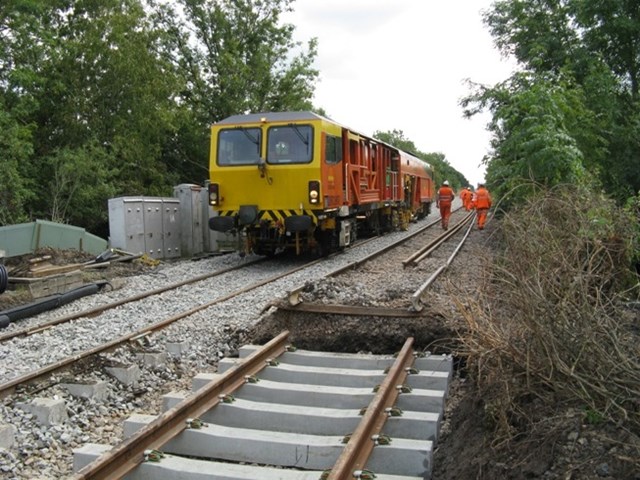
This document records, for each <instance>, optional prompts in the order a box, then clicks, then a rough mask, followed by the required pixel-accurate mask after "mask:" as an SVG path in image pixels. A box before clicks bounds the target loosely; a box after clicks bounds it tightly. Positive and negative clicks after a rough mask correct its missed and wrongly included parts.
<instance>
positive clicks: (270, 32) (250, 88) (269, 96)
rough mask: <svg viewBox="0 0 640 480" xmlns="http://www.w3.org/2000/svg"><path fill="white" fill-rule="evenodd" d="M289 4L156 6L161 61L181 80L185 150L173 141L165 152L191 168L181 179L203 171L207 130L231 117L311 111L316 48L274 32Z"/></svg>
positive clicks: (282, 28)
mask: <svg viewBox="0 0 640 480" xmlns="http://www.w3.org/2000/svg"><path fill="white" fill-rule="evenodd" d="M291 3H292V0H220V1H212V0H206V1H201V0H179V1H178V2H176V5H160V6H156V9H155V14H154V21H155V22H156V25H157V26H158V28H159V29H162V30H164V31H165V32H167V34H166V35H165V37H164V40H165V43H164V48H163V54H164V56H165V58H167V59H168V60H169V61H170V62H172V63H173V65H174V68H175V69H176V71H178V72H179V73H180V75H182V76H183V78H184V86H185V87H184V90H182V91H181V92H180V103H181V105H183V106H184V107H185V110H184V112H185V117H184V118H183V119H184V120H185V123H183V124H182V128H183V131H182V133H183V134H184V133H186V138H187V139H188V140H189V144H188V145H187V146H185V143H184V142H182V141H181V140H182V138H178V139H177V142H174V143H173V144H172V148H173V149H174V150H175V151H180V150H185V151H189V150H190V155H191V160H192V161H193V162H195V161H197V162H198V164H199V166H198V165H192V166H189V165H184V167H185V168H186V169H187V170H189V171H190V175H189V176H192V177H193V176H195V174H196V172H199V173H200V174H201V172H200V169H201V166H206V165H208V162H207V158H208V140H209V130H208V128H207V127H208V126H209V125H210V124H211V123H213V122H216V121H218V120H221V119H223V118H225V117H228V116H230V115H234V114H238V113H245V112H261V111H282V110H310V109H311V108H312V105H311V97H312V94H313V90H314V85H315V81H316V79H317V76H318V71H317V70H315V69H314V68H313V67H312V65H313V61H314V59H315V56H316V53H317V41H316V40H315V39H312V40H311V41H310V42H309V43H308V45H307V50H306V51H305V50H303V49H302V46H301V44H300V43H299V42H294V41H293V40H292V34H293V31H294V28H295V27H294V26H293V25H290V24H285V25H282V24H281V22H280V15H281V14H282V13H283V12H285V11H289V10H291V7H290V4H291ZM178 12H180V14H178ZM187 116H189V117H187ZM194 146H196V147H195V148H194ZM200 162H201V163H200ZM194 168H195V170H194Z"/></svg>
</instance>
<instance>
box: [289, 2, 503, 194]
mask: <svg viewBox="0 0 640 480" xmlns="http://www.w3.org/2000/svg"><path fill="white" fill-rule="evenodd" d="M490 4H491V0H295V2H294V3H293V8H294V9H295V12H294V13H293V14H288V15H286V16H285V17H284V20H285V21H287V22H289V23H293V24H294V25H296V32H295V34H294V38H295V39H296V40H299V41H302V42H304V43H306V42H307V40H308V39H309V38H311V37H317V38H318V41H319V47H318V56H317V59H316V65H315V66H316V68H317V69H318V70H319V71H320V81H319V82H318V83H317V85H316V94H315V97H314V100H313V103H314V105H316V106H318V107H322V108H324V109H325V111H326V112H327V114H328V115H329V116H330V117H331V118H333V119H334V120H335V121H337V122H338V123H341V124H343V125H346V126H348V127H350V128H352V129H354V130H357V131H359V132H361V133H364V134H367V135H371V134H373V133H374V132H375V131H376V130H380V131H385V132H386V131H390V130H393V129H397V130H402V131H403V132H404V135H405V138H407V139H409V140H411V141H413V142H414V144H415V145H416V147H417V148H418V149H419V150H420V151H422V152H427V153H428V152H441V153H443V154H444V155H445V157H446V159H447V160H448V161H449V163H450V164H451V165H452V166H453V167H454V168H455V169H456V170H458V171H460V172H462V173H463V174H464V175H465V176H466V178H467V179H468V180H469V181H470V182H471V183H472V184H473V185H475V184H477V183H478V182H479V181H481V180H483V179H484V173H485V172H484V167H483V166H481V165H480V161H481V160H482V157H483V156H484V155H485V154H486V153H487V152H488V150H489V134H488V132H487V131H486V123H487V119H488V117H487V116H484V117H483V118H480V117H478V118H474V119H473V120H468V119H464V118H463V117H462V109H461V107H460V106H459V105H458V103H459V100H460V98H462V97H463V96H465V95H466V94H468V92H469V91H468V87H467V86H466V85H465V84H464V80H465V79H466V78H469V79H471V80H472V81H474V82H479V83H485V84H491V85H493V84H495V83H497V82H499V81H502V80H504V79H506V78H507V77H508V76H509V74H510V72H511V69H512V65H511V64H510V63H509V62H507V61H506V60H503V59H501V57H500V54H499V53H498V51H497V50H496V49H495V48H494V47H493V43H492V39H491V36H490V35H489V33H488V31H487V30H486V28H485V27H484V25H483V24H482V20H481V15H480V12H481V10H483V9H487V8H488V7H489V6H490Z"/></svg>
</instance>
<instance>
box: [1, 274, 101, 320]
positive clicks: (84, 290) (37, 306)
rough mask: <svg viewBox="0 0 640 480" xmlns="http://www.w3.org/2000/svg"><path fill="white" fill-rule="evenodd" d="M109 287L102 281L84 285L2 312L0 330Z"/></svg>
mask: <svg viewBox="0 0 640 480" xmlns="http://www.w3.org/2000/svg"><path fill="white" fill-rule="evenodd" d="M105 285H108V282H106V281H100V282H96V283H90V284H87V285H83V286H81V287H78V288H74V289H73V290H69V291H68V292H66V293H57V294H55V295H50V296H48V297H43V298H40V299H38V300H36V301H35V302H32V303H28V304H26V305H21V306H19V307H14V308H10V309H8V310H3V311H2V312H0V328H5V327H7V326H8V325H9V323H10V322H15V321H16V320H21V319H23V318H29V317H33V316H34V315H38V314H39V313H42V312H46V311H47V310H53V309H54V308H57V307H60V306H62V305H66V304H67V303H70V302H72V301H74V300H77V299H78V298H81V297H85V296H87V295H93V294H94V293H96V292H97V291H98V290H99V289H101V288H102V287H104V286H105ZM5 318H6V319H8V321H7V320H5Z"/></svg>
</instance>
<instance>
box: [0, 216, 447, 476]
mask: <svg viewBox="0 0 640 480" xmlns="http://www.w3.org/2000/svg"><path fill="white" fill-rule="evenodd" d="M435 223H437V222H433V223H431V224H428V225H426V226H424V227H423V226H419V225H415V227H416V228H413V226H412V229H411V231H412V233H413V234H414V238H415V242H416V243H415V244H411V242H412V240H407V238H405V237H406V235H400V234H394V235H391V236H387V237H386V239H384V237H383V239H384V240H386V241H384V242H381V243H383V244H386V245H387V246H386V247H384V248H382V249H378V250H377V252H378V253H377V255H382V256H383V257H384V256H385V254H384V253H382V254H381V253H379V252H384V251H388V255H391V252H392V251H394V250H395V249H394V248H393V247H394V246H395V247H396V249H397V250H398V251H400V253H398V254H395V257H394V258H395V261H396V263H397V264H398V263H401V262H399V259H400V258H406V256H407V254H408V252H409V251H413V250H415V248H416V246H417V245H423V244H424V242H425V238H426V237H434V236H438V235H437V234H436V232H435V229H431V230H433V231H432V232H431V233H429V229H430V228H431V226H433V225H434V224H435ZM425 235H426V237H425ZM389 237H391V238H389ZM373 241H374V242H375V239H374V240H373ZM403 242H404V244H405V246H398V244H402V243H403ZM368 244H369V242H366V241H365V242H360V243H359V245H358V246H356V245H354V246H353V247H352V248H351V249H349V250H348V251H347V252H345V253H346V254H345V255H336V256H332V257H330V258H328V259H322V260H321V261H319V262H317V263H316V262H314V263H316V266H315V268H309V269H307V267H308V265H305V266H301V268H300V269H299V270H298V271H297V272H296V273H292V274H290V275H288V276H287V277H286V278H285V276H283V278H282V279H281V280H276V281H268V279H269V277H270V275H269V274H270V273H272V272H271V270H272V268H273V267H269V266H268V265H266V263H263V265H264V266H262V267H256V269H257V270H259V269H261V270H262V272H261V273H260V274H259V275H258V276H259V277H260V279H261V280H260V281H257V282H255V284H258V283H262V282H263V283H264V286H265V287H267V288H265V289H262V288H256V290H253V291H251V293H249V292H248V291H247V292H245V293H244V294H241V295H239V296H236V297H234V298H232V299H228V297H227V295H225V294H223V292H225V293H226V294H228V295H231V293H232V292H233V291H234V290H233V288H231V285H230V283H231V282H230V281H229V280H227V278H231V277H233V275H234V274H233V272H229V273H228V274H227V275H226V276H225V275H223V276H222V277H223V278H222V279H220V280H218V279H216V280H215V282H216V283H215V285H216V287H215V292H216V295H219V296H217V297H216V298H214V299H213V300H208V301H206V302H205V303H200V305H199V306H198V307H203V308H202V309H201V308H195V309H194V311H191V309H189V310H185V312H177V313H176V309H173V310H174V311H173V313H175V314H176V315H174V316H179V315H180V314H181V313H185V315H186V316H184V317H182V318H185V319H186V321H185V322H178V321H176V320H178V319H179V318H176V319H170V318H165V317H166V315H164V316H163V317H158V315H157V312H159V311H163V310H164V312H163V313H167V309H168V307H169V306H170V305H171V302H170V301H169V302H167V299H172V298H173V294H172V292H171V291H167V292H168V293H169V294H170V295H169V296H167V293H165V292H162V293H157V294H156V295H155V298H156V299H155V300H153V301H152V302H151V303H150V304H149V305H152V307H149V308H148V307H142V308H137V309H136V310H134V311H135V312H136V314H137V312H140V311H144V310H146V309H149V310H152V309H153V311H152V312H146V311H145V312H144V313H145V315H146V314H151V317H153V318H154V319H155V321H154V322H146V323H144V322H143V325H142V327H141V328H139V329H137V330H133V329H132V330H131V331H127V333H126V336H123V337H122V338H120V337H118V338H117V339H116V340H113V337H111V339H110V341H113V342H114V343H111V344H109V345H107V346H106V347H105V349H103V350H94V349H91V350H92V351H86V352H85V351H83V352H75V353H74V355H72V356H71V357H69V362H70V363H68V364H66V365H62V364H61V365H59V366H55V367H54V366H53V365H47V366H45V367H43V369H42V370H41V371H38V372H30V373H29V374H26V375H23V377H24V378H21V379H20V380H18V379H17V378H12V379H10V383H11V384H10V385H9V384H6V383H5V384H0V392H2V393H3V394H5V395H6V394H7V393H10V392H11V391H12V390H14V389H19V392H20V393H21V394H26V395H35V394H36V393H38V394H39V393H40V392H44V393H45V394H46V392H47V391H54V392H55V391H60V388H63V389H64V388H66V387H64V386H62V387H56V386H55V383H56V382H60V379H61V378H62V377H60V376H58V375H56V376H53V377H52V378H51V381H42V382H39V383H38V384H37V385H33V384H34V383H35V381H36V380H44V379H45V378H46V377H47V376H49V375H51V374H52V373H54V372H55V371H57V370H58V367H59V369H60V370H64V369H69V368H70V367H71V366H72V365H73V364H74V363H75V362H76V361H80V360H81V358H80V357H81V356H84V354H85V353H86V354H87V357H91V356H94V355H98V354H101V353H105V352H112V353H113V354H114V355H111V354H110V355H99V357H98V358H97V360H99V362H98V363H97V364H96V363H93V362H92V363H89V362H87V366H89V367H90V366H91V365H94V366H95V365H100V363H101V361H100V359H106V360H109V361H111V360H110V359H117V358H122V359H123V360H124V361H125V362H126V358H128V359H129V360H133V357H137V356H139V354H140V353H145V352H151V353H153V352H157V351H163V350H165V349H168V345H165V344H164V343H165V342H166V339H167V338H168V337H167V333H163V334H162V335H153V332H154V331H156V329H152V328H148V327H149V326H151V325H155V324H159V325H158V327H159V329H166V330H173V331H176V330H178V329H179V330H181V331H182V333H181V334H180V335H183V338H184V335H185V334H186V335H187V336H193V337H194V340H195V339H196V337H199V338H198V339H197V340H195V342H194V345H193V346H191V347H190V349H191V351H193V352H197V351H199V350H200V349H201V348H202V346H199V345H198V346H197V344H198V343H200V344H201V340H202V338H201V337H203V336H208V335H209V332H211V333H213V335H214V337H216V338H217V337H218V336H221V335H222V331H221V330H222V329H221V327H223V326H224V325H225V318H228V316H229V315H230V312H232V311H235V310H236V309H238V308H239V306H240V305H243V307H240V308H244V306H246V305H249V304H251V305H252V308H253V307H255V310H256V314H249V316H248V317H247V319H246V320H243V322H242V323H240V325H248V324H249V323H251V322H253V321H255V320H256V319H258V317H261V318H260V322H258V323H257V324H255V325H254V327H255V326H257V325H259V324H262V323H263V322H262V317H263V316H264V317H267V318H269V317H270V315H260V313H259V312H260V311H261V310H262V311H263V312H264V306H265V305H268V304H273V302H272V301H271V302H270V301H269V300H273V298H274V296H275V297H277V298H283V296H286V294H287V292H290V291H291V288H292V286H293V285H295V284H299V283H300V282H301V281H302V279H304V280H307V281H314V279H315V282H316V283H317V282H320V283H322V281H321V280H322V278H323V277H326V276H327V275H331V274H332V273H331V272H333V271H334V270H340V269H343V270H344V272H346V273H349V272H354V275H356V276H357V275H363V276H368V275H371V274H372V272H370V271H369V270H368V269H369V268H371V265H372V262H369V263H367V261H366V260H364V259H366V258H367V257H368V256H369V252H370V251H371V250H372V249H374V248H375V246H373V247H372V246H369V245H368ZM360 247H362V249H361V250H362V252H360ZM354 257H355V258H359V259H360V260H356V264H358V265H368V266H367V267H364V268H363V269H361V270H360V271H355V270H356V269H354V263H353V258H354ZM425 263H428V262H425ZM298 264H299V262H298ZM420 265H422V262H421V264H420ZM384 268H386V267H382V270H384ZM400 268H401V269H402V267H400ZM420 268H422V266H419V267H413V268H411V269H409V268H407V270H419V269H420ZM419 275H421V276H422V277H423V278H424V272H419ZM271 276H273V275H271ZM353 278H355V277H353ZM379 278H380V277H378V280H376V281H379ZM386 280H387V284H389V280H392V279H389V278H387V279H386ZM350 281H352V280H350ZM207 282H208V281H207V280H203V281H202V285H200V284H199V283H197V282H196V283H189V285H188V286H186V285H185V286H184V287H186V288H188V289H189V290H199V291H202V292H205V291H208V292H209V294H208V296H209V298H211V296H212V295H211V292H212V291H214V289H212V288H211V287H210V286H208V285H207ZM179 283H182V282H179ZM248 283H250V282H247V281H245V282H244V284H243V285H242V287H243V288H245V287H247V284H248ZM252 285H253V283H252ZM184 287H179V288H180V289H184ZM238 290H240V289H238ZM265 292H270V295H271V296H270V297H269V298H266V296H265ZM278 292H279V293H278ZM130 303H132V304H135V303H137V302H130ZM128 304H129V302H127V303H126V304H125V305H128ZM309 304H310V303H309V302H305V305H309ZM123 306H124V305H123ZM123 306H118V307H116V308H110V309H107V310H106V311H105V312H104V313H102V314H101V315H102V316H104V315H112V316H113V317H115V318H118V317H122V316H123V311H122V310H121V309H122V307H123ZM345 307H351V308H356V307H366V308H369V306H367V305H366V304H364V305H351V306H345ZM371 308H373V306H371ZM382 310H383V308H382V307H381V306H380V305H377V306H376V312H377V313H378V314H379V313H380V312H382ZM400 312H401V309H400V308H397V307H390V317H387V318H394V317H395V318H396V319H400V318H401V317H402V316H403V315H400V314H399V313H400ZM402 312H403V313H404V315H406V316H407V317H410V319H411V320H412V321H414V324H415V325H416V326H417V325H424V313H420V312H415V311H413V312H412V311H409V310H408V309H402ZM302 313H303V312H301V311H297V312H296V311H294V312H291V315H294V316H296V317H298V316H300V317H301V320H300V322H303V323H304V322H307V321H306V320H305V319H303V318H302V315H301V314H302ZM347 314H348V312H347ZM375 314H376V313H372V315H375ZM254 315H255V317H254ZM351 315H353V313H352V314H351ZM276 316H277V315H276ZM347 316H348V315H338V317H341V318H342V319H345V318H346V317H347ZM334 317H336V315H334ZM101 318H102V317H101V316H100V315H98V314H94V315H91V316H90V317H87V319H94V320H96V319H97V320H99V323H100V324H101V325H103V324H108V323H109V322H110V320H108V319H104V320H101ZM109 318H112V317H109ZM187 318H188V319H187ZM252 319H253V320H252ZM165 320H166V321H167V322H168V323H166V324H165V325H162V323H164V322H165ZM84 321H85V318H84V317H80V318H78V319H73V320H72V321H68V322H66V323H65V324H60V325H55V326H52V327H50V328H42V329H38V330H37V331H35V332H34V333H30V334H24V335H21V336H19V337H17V338H14V339H11V340H10V341H9V342H8V343H15V342H23V341H24V342H31V341H33V340H36V342H42V345H43V347H42V348H44V343H45V342H46V343H48V341H49V339H50V338H53V337H52V333H50V332H54V331H56V329H58V328H69V329H72V328H74V327H75V326H76V325H82V323H83V322H84ZM340 321H341V320H337V322H340ZM389 321H390V322H391V323H389V325H392V324H393V325H394V326H397V325H399V331H398V332H394V335H397V334H398V333H399V334H402V330H403V329H404V333H405V334H407V335H411V336H413V330H407V325H402V324H403V322H402V321H400V322H398V321H391V320H389ZM125 323H129V322H128V321H127V320H126V319H125ZM174 325H184V326H190V327H189V328H186V329H185V328H182V327H180V328H178V327H174ZM207 325H208V327H206V329H205V328H202V327H205V326H207ZM349 325H350V326H349ZM353 326H354V324H353V323H351V324H348V322H347V323H345V330H344V333H341V334H340V335H349V338H350V337H352V336H353V337H357V336H358V334H357V333H356V331H355V330H350V328H351V327H353ZM225 328H226V327H225ZM241 328H245V327H241ZM283 328H287V327H286V325H280V326H279V328H278V329H277V331H281V330H282V329H283ZM358 328H361V327H358ZM384 328H385V330H388V329H387V328H386V327H384ZM419 328H420V330H415V331H416V332H419V331H422V330H428V328H424V327H419ZM233 329H234V327H233V326H232V327H231V330H233ZM365 329H366V327H365ZM83 330H84V331H85V332H86V331H87V327H83V328H81V329H80V330H79V331H83ZM187 332H188V333H187ZM258 332H259V330H258ZM348 332H351V333H348ZM39 333H45V334H46V337H45V336H43V337H42V340H38V339H39V338H41V337H40V335H37V334H39ZM316 333H317V334H322V330H318V331H317V332H316ZM272 334H273V332H272ZM171 335H172V336H173V337H174V338H176V337H175V334H171ZM296 335H297V337H296ZM405 336H406V335H405ZM97 337H98V336H97V335H96V339H98V338H97ZM367 337H368V335H366V334H365V336H363V337H362V338H360V339H359V340H358V343H357V345H359V346H361V348H360V347H359V348H356V349H352V348H347V349H346V350H341V351H359V350H364V351H373V352H377V353H380V352H388V351H393V350H389V349H387V348H386V347H388V343H387V345H382V346H381V345H378V346H373V345H372V343H371V342H372V341H373V342H375V341H377V339H378V338H377V337H376V339H373V338H372V340H371V341H370V340H368V338H367ZM418 337H419V343H420V344H421V345H428V344H430V340H427V339H425V338H424V337H423V336H421V335H418ZM238 338H252V339H254V338H255V339H257V340H258V342H259V343H262V342H264V341H265V340H264V338H265V337H264V335H263V333H256V332H254V331H250V332H246V334H241V335H240V336H239V337H238ZM269 338H270V337H269ZM309 338H313V337H309ZM163 339H164V340H163ZM292 339H293V341H295V342H296V343H298V342H300V345H303V346H304V348H307V349H310V350H315V349H316V348H317V346H315V345H314V341H315V340H316V339H317V337H316V338H315V339H312V340H308V339H303V338H301V334H300V330H298V331H296V334H295V335H294V336H293V337H292ZM216 341H217V342H220V340H216ZM115 342H117V343H115ZM394 342H395V340H394ZM98 343H99V342H98ZM103 343H104V342H103ZM222 343H226V341H225V340H222ZM229 343H230V345H231V346H233V345H234V340H231V342H229ZM382 343H385V339H384V338H382ZM27 344H28V343H27ZM36 344H38V343H34V345H36ZM205 344H206V343H205ZM320 344H321V345H319V348H320V349H323V350H331V349H332V348H330V347H331V345H329V344H327V343H324V341H322V342H320ZM101 345H102V344H101ZM117 345H126V346H125V348H117ZM235 345H237V343H235ZM369 345H372V346H371V347H369ZM131 347H132V348H131ZM0 348H1V345H0ZM47 348H48V347H47ZM100 348H102V347H100ZM336 348H337V349H340V348H342V346H339V345H338V346H336ZM394 348H399V345H398V346H397V347H394ZM32 349H33V348H32ZM116 349H117V351H116ZM147 349H149V350H147ZM127 351H129V352H130V353H129V354H127V353H126V352H127ZM222 351H224V349H223V350H222ZM216 353H220V352H219V351H218V352H215V351H214V356H213V358H210V359H209V361H208V362H206V363H209V364H212V365H214V364H216V363H217V361H218V358H219V357H217V356H216V355H215V354H216ZM87 357H85V358H87ZM185 360H186V358H185ZM183 361H184V360H183ZM225 361H226V359H222V360H221V361H220V366H221V368H222V367H223V366H224V363H225ZM135 362H137V363H139V364H140V365H141V366H140V368H141V370H143V369H144V368H146V367H144V366H143V365H142V364H141V363H140V362H141V361H140V360H136V361H135ZM179 363H182V361H180V362H179ZM186 364H188V365H189V368H190V369H192V368H193V367H194V366H195V365H196V364H201V362H193V361H191V359H189V360H188V361H187V362H186ZM133 366H135V364H134V365H133ZM82 368H84V367H82ZM205 369H206V368H205ZM202 370H204V369H203V368H200V371H202ZM73 371H74V375H78V376H80V379H79V380H80V382H82V378H83V377H84V378H86V379H87V380H89V381H90V382H91V381H92V380H91V378H96V377H97V378H98V379H102V380H105V378H104V372H102V374H100V373H98V375H95V374H91V373H90V371H87V372H86V374H85V372H84V370H80V369H79V368H74V369H73ZM196 371H197V370H196ZM191 372H192V373H191V374H193V370H191ZM154 376H155V375H154ZM62 382H63V383H66V381H65V379H63V380H62ZM179 383H180V384H181V385H182V384H183V383H184V382H179ZM26 384H30V385H31V386H29V387H28V388H27V387H26ZM144 384H146V385H148V383H147V382H146V381H145V382H144ZM23 387H24V388H23ZM50 387H54V388H53V389H52V390H49V388H50ZM108 388H109V389H110V390H112V389H113V390H117V391H120V388H121V387H118V386H116V385H115V384H114V385H113V386H109V387H108ZM145 388H146V389H148V388H149V387H148V386H147V387H144V388H143V389H145ZM154 388H157V387H156V386H154ZM127 390H128V391H129V392H130V393H129V394H127V396H129V398H135V397H131V396H130V395H131V394H132V393H133V392H139V391H140V389H139V388H135V387H134V388H133V389H132V390H129V389H127ZM133 395H137V393H133ZM21 396H22V397H23V395H21ZM7 400H8V399H7ZM72 403H75V402H73V401H72ZM12 415H13V414H12ZM1 427H2V425H1V424H0V428H1ZM86 441H87V440H84V442H86ZM108 441H109V442H111V443H112V442H113V437H112V436H109V440H108ZM67 462H68V463H67V465H70V464H71V463H70V461H69V460H67ZM25 478H26V477H25ZM65 478H66V475H65ZM247 478H254V477H251V476H249V477H247ZM258 478H259V477H258ZM363 478H365V477H363ZM389 478H391V477H389Z"/></svg>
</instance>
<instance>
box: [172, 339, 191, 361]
mask: <svg viewBox="0 0 640 480" xmlns="http://www.w3.org/2000/svg"><path fill="white" fill-rule="evenodd" d="M188 351H189V342H187V341H184V342H167V352H168V353H169V355H171V356H172V357H174V358H180V357H181V356H182V355H184V354H185V353H187V352H188Z"/></svg>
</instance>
